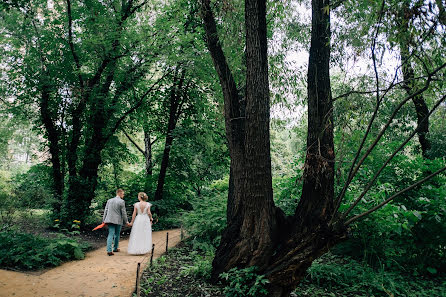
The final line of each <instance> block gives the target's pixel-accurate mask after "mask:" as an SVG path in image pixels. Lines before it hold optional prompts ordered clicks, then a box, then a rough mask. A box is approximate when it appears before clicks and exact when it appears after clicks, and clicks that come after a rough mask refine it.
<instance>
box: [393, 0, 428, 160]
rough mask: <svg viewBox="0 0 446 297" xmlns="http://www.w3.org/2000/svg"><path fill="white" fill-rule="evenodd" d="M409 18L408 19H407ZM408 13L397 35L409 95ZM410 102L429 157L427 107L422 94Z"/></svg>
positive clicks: (412, 85) (412, 84)
mask: <svg viewBox="0 0 446 297" xmlns="http://www.w3.org/2000/svg"><path fill="white" fill-rule="evenodd" d="M404 3H405V4H404V5H405V6H404V7H403V11H408V10H409V7H408V3H406V2H404ZM408 18H409V19H408ZM409 21H410V14H409V13H403V14H402V22H403V24H402V28H401V29H402V30H401V34H400V36H399V46H400V56H401V64H402V72H403V79H404V84H403V88H404V89H405V90H406V93H407V94H408V95H409V96H410V95H412V94H413V93H415V92H416V91H417V87H416V82H415V71H414V69H413V67H412V65H411V63H410V44H413V40H412V37H411V35H410V34H411V33H410V30H409V29H410V28H409ZM412 102H413V104H414V106H415V112H416V114H417V125H418V131H417V135H418V141H419V142H420V145H421V153H422V155H423V158H425V159H429V150H430V149H431V144H430V141H429V139H428V137H427V135H428V133H429V118H428V117H427V115H428V114H429V108H428V107H427V104H426V101H425V100H424V98H423V95H422V94H419V95H418V96H415V97H413V98H412Z"/></svg>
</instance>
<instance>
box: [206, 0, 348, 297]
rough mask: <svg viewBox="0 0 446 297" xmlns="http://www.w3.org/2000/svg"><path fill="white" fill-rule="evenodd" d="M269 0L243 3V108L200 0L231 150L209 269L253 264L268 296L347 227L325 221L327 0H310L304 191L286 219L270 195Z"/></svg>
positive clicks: (330, 153)
mask: <svg viewBox="0 0 446 297" xmlns="http://www.w3.org/2000/svg"><path fill="white" fill-rule="evenodd" d="M265 4H266V3H265V1H253V0H246V1H245V14H246V15H245V23H246V61H247V75H246V96H245V98H246V111H245V109H244V108H241V106H243V103H242V102H243V101H241V100H240V97H239V96H238V94H237V89H236V85H235V82H234V80H233V77H232V74H231V71H230V69H229V67H228V65H227V63H226V60H225V57H224V54H223V51H222V49H221V45H220V41H219V40H218V35H217V30H216V26H215V20H214V17H213V15H212V11H211V9H210V5H209V1H206V0H202V18H203V22H204V25H205V31H206V38H207V45H208V49H209V51H210V53H211V56H212V59H213V62H214V66H215V68H216V70H217V74H218V75H219V78H220V83H221V86H222V90H223V95H224V99H225V119H226V133H227V137H228V143H229V149H230V154H231V171H230V172H231V174H230V185H229V189H230V191H229V196H228V214H227V217H228V226H227V228H226V229H225V231H224V232H223V235H222V239H221V244H220V246H219V247H218V249H217V252H216V256H215V259H214V262H213V272H212V273H213V279H216V278H217V277H218V274H219V273H221V272H222V271H227V270H229V269H230V268H233V267H245V266H253V265H255V266H257V267H258V268H259V271H260V272H261V273H263V274H265V275H266V276H267V278H268V280H269V281H270V285H269V296H288V295H289V293H290V292H291V291H292V290H293V289H294V288H295V287H296V286H297V284H298V283H299V282H300V280H301V279H302V278H303V277H304V276H305V273H306V270H307V268H308V267H309V266H310V265H311V263H312V262H313V260H314V259H316V258H317V257H319V256H320V255H322V254H323V253H325V252H327V251H328V249H329V248H330V247H332V246H333V245H335V244H336V243H337V242H339V241H340V240H342V239H343V238H345V230H344V229H340V230H334V228H333V227H332V226H329V225H328V222H329V220H330V219H331V216H332V215H333V213H334V206H333V204H334V203H333V199H334V145H333V115H332V109H333V103H332V98H331V89H330V77H329V62H330V16H329V9H328V8H329V1H328V0H313V1H312V11H313V21H312V28H313V29H312V38H311V48H310V61H309V69H308V126H309V128H308V137H307V157H306V162H305V170H304V187H303V193H302V197H301V200H300V202H299V205H298V207H297V209H296V212H295V215H294V216H293V217H291V218H286V217H285V215H284V214H283V212H282V211H281V210H280V209H278V208H276V207H275V206H274V202H273V199H272V188H271V167H270V155H269V153H270V148H269V88H268V67H267V50H266V48H267V38H266V21H265V20H266V12H265ZM234 107H236V108H234ZM240 111H243V113H241V112H240ZM239 120H240V121H239ZM237 124H238V126H237Z"/></svg>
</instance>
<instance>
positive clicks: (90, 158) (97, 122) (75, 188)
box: [65, 62, 116, 225]
mask: <svg viewBox="0 0 446 297" xmlns="http://www.w3.org/2000/svg"><path fill="white" fill-rule="evenodd" d="M115 66H116V63H115V62H114V63H112V64H111V65H110V69H109V70H108V74H107V77H106V79H105V81H104V82H103V84H102V86H101V88H98V89H97V90H96V92H93V93H92V95H94V101H93V100H92V103H93V104H92V107H91V108H92V114H93V119H92V123H91V125H92V131H91V136H90V137H89V138H88V139H87V140H86V142H85V152H84V158H83V162H82V166H81V168H80V170H79V174H78V175H76V176H74V177H72V176H71V175H70V181H69V189H68V195H67V199H66V203H65V209H66V215H65V217H66V218H67V219H68V221H67V223H68V224H69V223H70V222H71V221H72V220H80V221H81V223H82V225H83V224H84V222H85V218H86V217H87V216H88V215H89V209H90V205H91V201H92V200H93V199H94V193H95V190H96V186H97V178H98V169H99V165H100V164H101V162H102V158H101V152H102V150H103V149H104V147H105V144H106V142H107V133H109V131H108V130H110V128H109V127H108V124H112V123H110V122H109V121H107V118H108V117H107V112H106V104H105V100H106V98H107V96H108V92H109V90H110V86H111V83H112V82H113V77H114V71H115Z"/></svg>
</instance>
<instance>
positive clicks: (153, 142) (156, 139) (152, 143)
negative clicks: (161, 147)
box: [150, 137, 159, 145]
mask: <svg viewBox="0 0 446 297" xmlns="http://www.w3.org/2000/svg"><path fill="white" fill-rule="evenodd" d="M158 140H159V137H157V138H155V139H154V140H153V141H152V142H151V143H150V145H154V144H155V142H157V141H158Z"/></svg>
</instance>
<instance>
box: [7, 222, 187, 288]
mask: <svg viewBox="0 0 446 297" xmlns="http://www.w3.org/2000/svg"><path fill="white" fill-rule="evenodd" d="M167 232H169V247H173V246H175V245H177V244H178V243H179V242H180V233H181V231H180V229H174V230H164V231H158V232H154V233H153V243H154V244H155V252H154V258H157V257H159V256H161V255H162V254H163V253H164V252H165V251H166V233H167ZM127 244H128V240H123V241H121V242H120V249H121V252H119V253H115V255H114V256H112V257H109V256H107V254H106V249H105V246H104V248H100V249H97V250H95V251H93V252H90V253H87V254H86V257H85V259H84V260H81V261H72V262H68V263H65V264H62V265H61V266H59V267H55V268H53V269H51V270H48V271H46V272H45V273H43V274H41V275H31V274H26V273H19V272H13V271H6V270H0V296H20V297H22V296H23V297H26V296H32V297H47V296H85V297H87V296H91V297H98V296H120V297H121V296H130V295H131V294H132V292H133V290H134V288H135V277H136V267H137V263H138V262H142V263H143V264H142V265H143V266H144V267H145V266H146V265H148V263H149V261H150V254H148V255H146V256H131V255H128V254H127Z"/></svg>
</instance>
